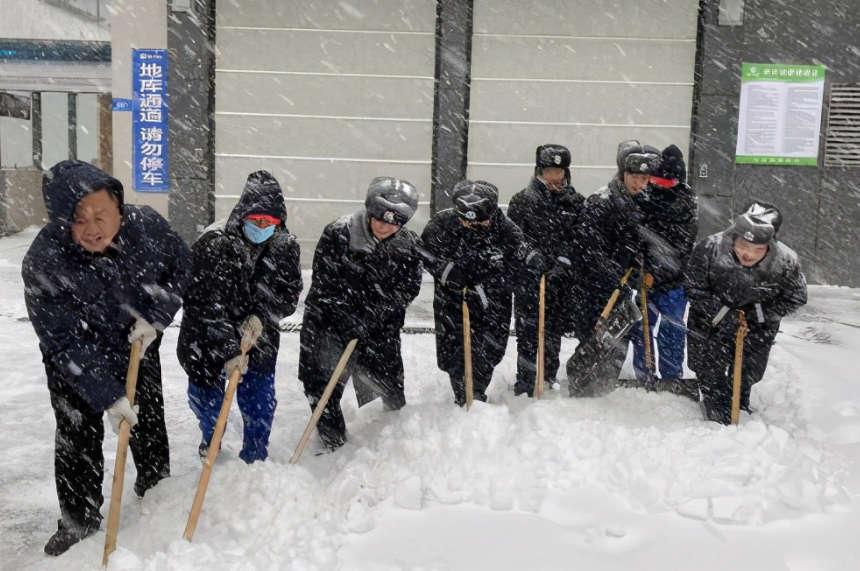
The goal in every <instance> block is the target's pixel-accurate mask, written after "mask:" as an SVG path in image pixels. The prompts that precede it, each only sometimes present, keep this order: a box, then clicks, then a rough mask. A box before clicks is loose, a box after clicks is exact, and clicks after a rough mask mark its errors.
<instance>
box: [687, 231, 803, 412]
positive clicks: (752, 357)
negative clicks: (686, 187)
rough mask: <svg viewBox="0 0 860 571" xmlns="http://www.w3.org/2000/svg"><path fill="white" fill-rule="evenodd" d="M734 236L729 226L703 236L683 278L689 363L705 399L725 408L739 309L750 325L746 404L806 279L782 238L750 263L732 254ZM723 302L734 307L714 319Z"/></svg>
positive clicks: (800, 299)
mask: <svg viewBox="0 0 860 571" xmlns="http://www.w3.org/2000/svg"><path fill="white" fill-rule="evenodd" d="M734 239H735V236H734V234H733V233H732V232H731V231H726V232H720V233H719V234H714V235H713V236H710V237H708V238H706V239H704V240H702V241H701V242H699V243H698V244H697V245H696V247H695V248H694V250H693V254H692V256H691V257H690V260H689V263H688V265H687V269H686V282H685V285H686V289H687V296H688V297H689V299H690V313H689V318H688V320H687V327H688V334H687V344H688V362H689V366H690V369H692V370H693V371H695V372H696V375H697V377H698V379H699V382H700V385H701V386H702V390H703V392H704V393H705V398H706V404H710V405H711V406H712V408H714V409H716V410H717V411H718V412H719V411H722V412H723V413H727V410H728V408H727V407H728V406H730V404H731V379H732V374H733V373H732V370H731V369H732V364H733V359H734V345H735V334H736V332H737V328H738V311H737V310H744V313H745V318H746V321H747V324H748V327H749V333H748V334H747V336H746V339H745V340H744V366H743V369H744V370H743V376H742V392H741V403H742V406H745V407H746V406H748V405H749V395H750V390H751V388H752V385H754V384H755V383H757V382H758V381H760V380H761V378H762V375H764V371H765V368H766V367H767V360H768V356H769V353H770V348H771V346H772V345H773V341H774V338H775V337H776V334H777V333H778V332H779V324H780V321H781V319H782V318H783V317H785V316H786V315H788V314H789V313H791V312H793V311H795V310H796V309H797V308H799V307H800V306H802V305H804V304H805V303H806V279H805V277H804V275H803V272H802V271H801V269H800V263H799V261H798V259H797V255H796V254H795V253H794V251H792V250H791V249H790V248H788V247H787V246H785V245H784V244H782V243H781V242H775V241H774V242H771V243H770V245H769V249H768V253H767V255H766V256H765V257H764V259H763V260H762V261H761V262H759V263H758V264H757V265H755V266H753V267H749V268H748V267H744V266H743V265H741V263H740V261H739V260H738V259H737V256H736V255H735V254H734V250H733V244H734ZM723 306H725V307H727V308H730V311H729V312H728V313H727V314H726V315H725V316H724V317H723V318H722V319H721V320H720V321H719V322H718V323H717V324H716V325H714V324H713V323H712V322H713V320H714V318H715V317H716V316H717V315H718V313H719V312H720V309H721V308H722V307H723ZM723 416H724V415H723ZM714 420H717V419H714Z"/></svg>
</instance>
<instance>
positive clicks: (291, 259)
mask: <svg viewBox="0 0 860 571" xmlns="http://www.w3.org/2000/svg"><path fill="white" fill-rule="evenodd" d="M286 221H287V208H286V204H285V203H284V196H283V193H282V192H281V187H280V185H279V184H278V181H277V180H275V178H274V177H273V176H272V175H271V174H269V173H268V172H266V171H258V172H255V173H252V174H251V175H249V176H248V182H247V183H246V184H245V189H244V190H243V191H242V195H241V196H240V197H239V202H238V203H237V204H236V206H235V207H234V208H233V211H232V212H231V214H230V216H229V217H228V218H227V220H226V221H222V222H219V223H216V224H214V225H213V226H211V227H209V228H207V229H206V230H205V231H204V233H203V234H202V235H201V236H200V237H199V238H198V239H197V240H196V241H195V243H194V245H193V247H192V257H193V262H192V270H191V280H190V283H189V286H188V288H187V290H186V292H185V296H184V297H183V318H182V328H181V329H180V332H179V341H178V343H177V348H176V352H177V356H178V357H179V363H180V364H181V365H182V368H183V369H185V372H186V373H187V374H188V403H189V405H190V406H191V410H192V411H194V414H195V415H196V416H197V419H198V421H199V423H200V431H201V433H202V438H201V441H200V446H199V448H198V453H199V454H200V457H201V458H206V455H207V453H208V450H209V442H210V441H211V439H212V433H213V432H214V430H215V422H216V421H217V419H218V414H219V412H220V410H221V405H222V403H223V401H224V394H225V385H226V379H227V378H228V377H229V376H230V374H231V373H232V372H233V371H234V370H236V369H237V368H238V369H239V370H241V371H242V382H241V384H240V385H239V388H238V390H237V391H236V392H237V401H238V404H239V410H240V411H241V413H242V421H243V423H244V435H243V442H242V450H241V452H240V453H239V457H240V458H241V459H242V460H244V461H245V462H247V463H248V464H251V463H252V462H255V461H258V460H260V461H262V460H265V459H266V458H267V457H268V444H269V434H270V433H271V431H272V420H273V419H274V415H275V407H276V406H277V400H276V399H275V363H276V362H277V358H278V348H279V346H280V329H279V328H278V324H279V322H280V321H281V320H282V319H283V318H285V317H287V316H289V315H291V314H292V313H293V312H294V311H295V310H296V305H297V304H298V301H299V294H300V293H301V291H302V273H301V266H300V264H299V244H298V242H297V241H296V237H295V236H294V235H293V234H291V233H290V232H289V230H287V227H286ZM243 338H246V339H249V340H251V341H253V342H254V343H253V347H252V348H251V350H250V351H248V353H247V354H246V355H241V349H240V344H241V341H242V339H243Z"/></svg>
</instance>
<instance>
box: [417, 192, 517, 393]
mask: <svg viewBox="0 0 860 571" xmlns="http://www.w3.org/2000/svg"><path fill="white" fill-rule="evenodd" d="M451 201H452V203H453V208H449V209H446V210H442V211H440V212H438V213H437V214H436V216H434V217H433V218H432V219H431V220H430V222H428V224H427V226H426V227H425V228H424V232H423V234H422V235H421V239H422V241H423V242H424V247H425V248H426V250H427V251H428V252H429V253H430V255H432V256H433V257H435V260H436V261H435V263H428V264H427V270H428V271H429V272H430V273H431V274H433V277H434V278H435V280H434V281H435V290H434V292H435V295H434V298H433V314H434V317H435V321H436V358H437V363H438V366H439V368H440V369H441V370H443V371H445V372H446V373H448V375H449V376H450V379H451V388H452V389H453V390H454V402H455V403H457V404H458V405H460V406H463V405H464V404H465V402H466V389H465V365H464V356H463V300H464V298H465V300H466V303H467V304H468V307H469V314H470V319H471V329H472V336H471V342H472V376H473V397H474V398H475V399H476V400H481V401H486V400H487V394H486V390H487V387H488V386H489V384H490V381H491V380H492V377H493V369H494V368H495V367H496V365H497V364H498V363H499V362H500V361H501V360H502V357H504V355H505V349H506V348H507V343H508V333H509V330H510V325H511V294H512V293H513V285H512V284H513V283H514V281H515V279H516V278H517V276H518V275H519V274H520V273H521V270H522V268H523V264H524V260H525V255H524V252H525V246H524V244H523V234H522V231H521V230H520V229H519V228H518V227H517V225H516V224H514V223H513V222H512V221H511V220H510V219H509V218H508V217H507V216H505V214H504V213H503V212H502V211H501V209H500V208H499V204H498V203H499V191H498V189H497V188H496V187H495V186H493V185H492V184H490V183H488V182H484V181H475V182H473V181H470V180H464V181H461V182H459V183H457V185H456V186H455V187H454V190H453V192H452V193H451Z"/></svg>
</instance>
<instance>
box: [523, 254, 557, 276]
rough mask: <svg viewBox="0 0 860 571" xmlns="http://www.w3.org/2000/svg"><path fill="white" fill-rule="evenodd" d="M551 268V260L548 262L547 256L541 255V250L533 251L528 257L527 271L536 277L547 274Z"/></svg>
mask: <svg viewBox="0 0 860 571" xmlns="http://www.w3.org/2000/svg"><path fill="white" fill-rule="evenodd" d="M551 266H552V262H551V260H548V259H547V257H546V256H544V255H543V254H541V253H540V250H532V251H531V252H529V253H528V255H527V256H526V269H527V270H528V271H529V272H531V273H533V274H535V275H538V276H539V275H542V274H545V273H547V271H549V269H550V267H551Z"/></svg>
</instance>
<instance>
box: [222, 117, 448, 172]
mask: <svg viewBox="0 0 860 571" xmlns="http://www.w3.org/2000/svg"><path fill="white" fill-rule="evenodd" d="M432 130H433V126H432V123H431V122H430V121H429V120H428V121H426V122H411V123H404V122H398V123H393V122H391V121H355V120H337V119H325V118H322V119H316V118H303V117H286V118H282V117H249V116H240V115H219V116H218V141H217V145H216V154H217V155H221V154H231V155H260V156H287V157H322V158H334V159H358V158H361V159H371V160H379V161H384V160H390V159H394V160H413V161H426V162H427V164H428V165H429V163H430V141H431V136H432Z"/></svg>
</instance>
